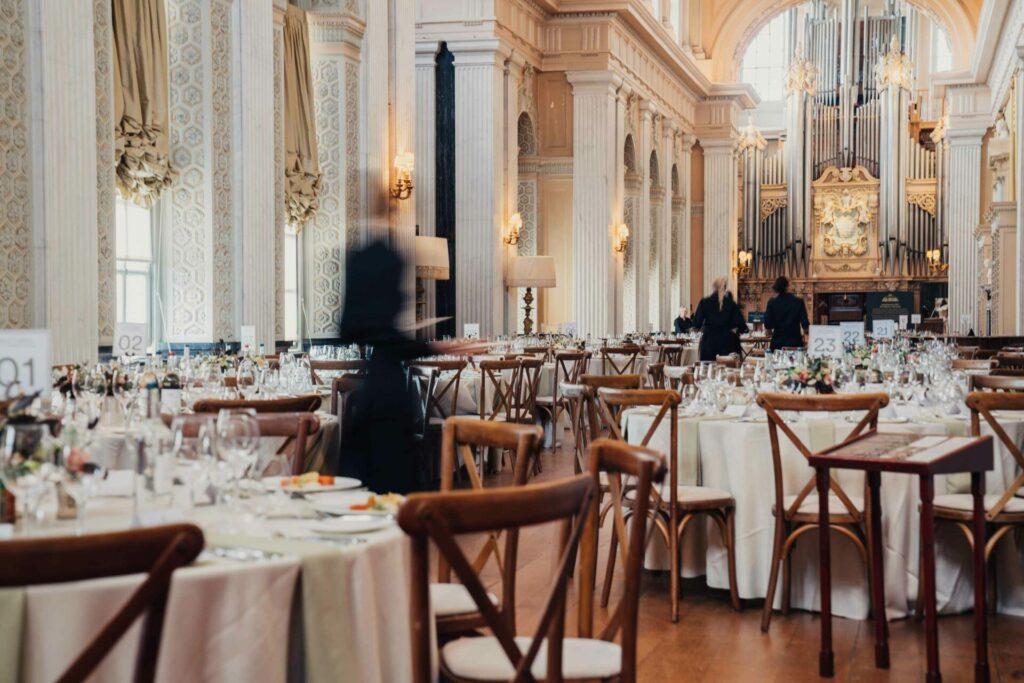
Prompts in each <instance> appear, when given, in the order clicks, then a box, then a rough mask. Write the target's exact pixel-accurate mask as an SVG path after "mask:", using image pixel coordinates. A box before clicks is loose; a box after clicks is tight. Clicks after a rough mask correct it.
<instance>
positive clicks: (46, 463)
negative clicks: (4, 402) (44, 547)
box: [0, 423, 54, 534]
mask: <svg viewBox="0 0 1024 683" xmlns="http://www.w3.org/2000/svg"><path fill="white" fill-rule="evenodd" d="M49 442H50V439H49V431H48V428H47V427H46V425H42V424H36V423H29V424H20V423H8V424H7V425H5V426H4V428H3V429H2V430H0V481H2V482H3V485H4V488H5V489H7V490H8V491H10V492H11V493H12V494H13V495H14V497H15V499H16V500H17V501H18V502H20V503H21V504H22V506H23V508H24V512H25V514H24V528H25V532H26V534H30V533H31V531H32V529H33V528H34V525H35V522H36V520H37V515H38V512H39V504H40V503H41V502H42V500H43V497H44V496H45V495H46V492H47V490H48V489H49V487H50V478H51V477H52V476H53V473H54V472H53V471H54V466H53V462H52V458H51V457H48V453H49Z"/></svg>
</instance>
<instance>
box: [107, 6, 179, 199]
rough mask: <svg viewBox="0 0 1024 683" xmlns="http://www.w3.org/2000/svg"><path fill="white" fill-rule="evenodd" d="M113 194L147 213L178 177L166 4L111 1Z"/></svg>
mask: <svg viewBox="0 0 1024 683" xmlns="http://www.w3.org/2000/svg"><path fill="white" fill-rule="evenodd" d="M112 2H113V28H114V120H115V122H116V128H115V131H114V146H115V158H116V160H117V189H118V191H119V192H120V193H121V196H122V197H124V198H125V199H128V200H131V201H134V202H135V203H136V204H138V205H139V206H142V207H146V208H149V207H151V206H152V205H153V202H155V201H156V200H157V199H158V198H159V197H160V193H161V192H163V190H164V188H167V187H170V185H171V183H172V182H174V178H175V176H176V175H177V174H176V172H175V171H174V169H173V168H171V161H170V159H169V154H170V127H169V125H168V122H169V115H168V106H167V97H168V95H167V21H166V15H165V14H164V0H112Z"/></svg>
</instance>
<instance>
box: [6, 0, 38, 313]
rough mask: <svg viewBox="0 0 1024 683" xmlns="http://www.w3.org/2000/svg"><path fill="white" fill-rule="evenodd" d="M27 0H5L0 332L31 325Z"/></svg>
mask: <svg viewBox="0 0 1024 683" xmlns="http://www.w3.org/2000/svg"><path fill="white" fill-rule="evenodd" d="M27 9H28V4H27V2H26V0H0V55H3V59H2V60H0V328H24V327H30V326H31V325H32V289H31V286H32V271H31V263H32V254H31V248H32V234H31V227H30V224H29V222H30V220H31V182H30V173H31V164H30V155H31V150H30V145H29V130H30V125H31V124H30V119H29V116H30V110H29V101H28V91H29V87H28V59H29V55H28V49H27V46H26V43H27V33H26V25H27Z"/></svg>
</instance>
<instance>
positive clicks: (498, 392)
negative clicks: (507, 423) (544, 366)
mask: <svg viewBox="0 0 1024 683" xmlns="http://www.w3.org/2000/svg"><path fill="white" fill-rule="evenodd" d="M477 367H478V368H479V369H480V395H479V398H478V401H477V405H478V406H479V408H480V419H481V420H497V419H498V418H499V417H504V418H505V419H506V420H511V419H512V405H513V404H514V403H515V401H514V397H515V395H516V390H517V388H518V386H519V370H520V365H519V361H518V360H482V361H480V363H478V365H477Z"/></svg>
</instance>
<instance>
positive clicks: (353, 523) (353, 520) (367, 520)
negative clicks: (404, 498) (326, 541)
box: [309, 515, 394, 536]
mask: <svg viewBox="0 0 1024 683" xmlns="http://www.w3.org/2000/svg"><path fill="white" fill-rule="evenodd" d="M393 525H394V522H393V521H392V520H390V519H386V518H384V517H380V516H379V515H346V516H345V517H331V518H330V519H324V520H321V521H319V522H315V523H313V524H310V525H309V528H310V529H312V530H313V531H315V532H316V533H318V534H324V535H325V536H334V535H342V536H345V535H348V534H367V533H370V532H372V531H380V530H381V529H387V528H389V527H391V526H393Z"/></svg>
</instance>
